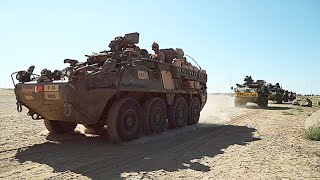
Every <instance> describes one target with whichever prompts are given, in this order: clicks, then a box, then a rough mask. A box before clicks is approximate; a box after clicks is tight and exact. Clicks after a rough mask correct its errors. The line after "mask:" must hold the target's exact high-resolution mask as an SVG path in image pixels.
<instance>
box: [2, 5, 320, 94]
mask: <svg viewBox="0 0 320 180" xmlns="http://www.w3.org/2000/svg"><path fill="white" fill-rule="evenodd" d="M127 32H139V33H140V44H139V46H140V47H142V48H147V49H148V50H149V51H151V44H152V42H153V41H156V42H158V43H159V44H160V48H168V47H174V48H176V47H180V48H183V49H184V51H185V53H186V54H188V55H191V56H192V57H193V58H195V59H196V60H197V61H198V63H199V64H200V65H201V66H202V67H203V68H205V69H206V70H207V73H208V75H209V80H208V90H209V92H229V91H230V90H229V89H230V80H231V84H233V85H234V84H236V83H239V82H242V80H243V78H244V76H245V75H252V76H253V78H254V79H265V80H266V81H267V82H271V83H276V82H279V83H280V84H282V85H283V87H284V88H286V89H289V90H294V91H297V92H298V93H311V91H312V92H313V93H315V94H320V1H318V0H242V1H239V0H225V1H221V0H207V1H201V0H199V1H184V0H180V1H178V0H176V1H169V0H165V1H152V0H150V1H145V0H139V1H129V0H127V1H126V0H123V1H103V0H101V1H95V0H91V1H84V0H77V1H76V0H74V1H71V0H69V1H62V0H55V1H40V0H39V1H32V0H29V1H22V0H21V1H14V0H2V1H0V60H1V61H0V62H1V63H2V65H1V66H2V68H1V71H0V77H1V79H0V87H8V86H9V85H10V86H12V83H11V81H10V78H9V76H10V73H11V72H13V71H16V70H21V69H27V68H28V66H29V65H31V64H34V65H35V66H36V69H35V72H40V71H41V69H43V68H44V67H47V68H49V69H51V70H54V69H62V68H63V67H65V65H64V64H63V59H64V58H75V59H79V60H82V61H85V57H84V55H85V54H90V53H92V52H98V51H100V50H104V49H106V48H107V45H108V43H109V41H110V40H112V39H113V38H114V37H115V36H118V35H124V34H125V33H127Z"/></svg>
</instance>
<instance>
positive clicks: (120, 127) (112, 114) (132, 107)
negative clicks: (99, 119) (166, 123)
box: [106, 97, 143, 143]
mask: <svg viewBox="0 0 320 180" xmlns="http://www.w3.org/2000/svg"><path fill="white" fill-rule="evenodd" d="M106 124H107V132H108V135H109V138H110V140H111V142H113V143H119V142H121V141H131V140H134V139H137V138H138V137H139V135H140V133H141V130H142V126H143V123H142V110H141V107H140V104H139V103H138V101H137V100H136V99H134V98H129V97H128V98H122V99H120V101H118V102H116V103H115V104H114V105H113V106H112V107H111V109H110V110H109V112H108V117H107V122H106Z"/></svg>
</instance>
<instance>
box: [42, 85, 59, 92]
mask: <svg viewBox="0 0 320 180" xmlns="http://www.w3.org/2000/svg"><path fill="white" fill-rule="evenodd" d="M44 91H45V92H59V85H58V84H51V85H44Z"/></svg>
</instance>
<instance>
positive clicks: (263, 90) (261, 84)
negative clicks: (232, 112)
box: [234, 76, 269, 108]
mask: <svg viewBox="0 0 320 180" xmlns="http://www.w3.org/2000/svg"><path fill="white" fill-rule="evenodd" d="M234 92H235V100H234V105H235V106H236V107H240V106H245V105H246V104H247V103H248V102H251V103H256V104H258V105H259V106H260V107H261V108H266V107H267V106H268V96H269V91H268V87H267V86H266V82H265V81H264V80H257V81H254V80H253V79H252V77H251V76H246V77H245V79H244V84H237V87H236V88H234Z"/></svg>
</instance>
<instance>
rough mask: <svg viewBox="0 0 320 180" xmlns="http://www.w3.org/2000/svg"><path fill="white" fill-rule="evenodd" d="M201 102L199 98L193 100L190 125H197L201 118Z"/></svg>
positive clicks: (190, 108) (190, 109) (190, 110)
mask: <svg viewBox="0 0 320 180" xmlns="http://www.w3.org/2000/svg"><path fill="white" fill-rule="evenodd" d="M200 108H201V105H200V100H199V98H197V97H194V98H192V100H191V102H190V107H189V118H188V125H193V124H197V123H198V122H199V118H200Z"/></svg>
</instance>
